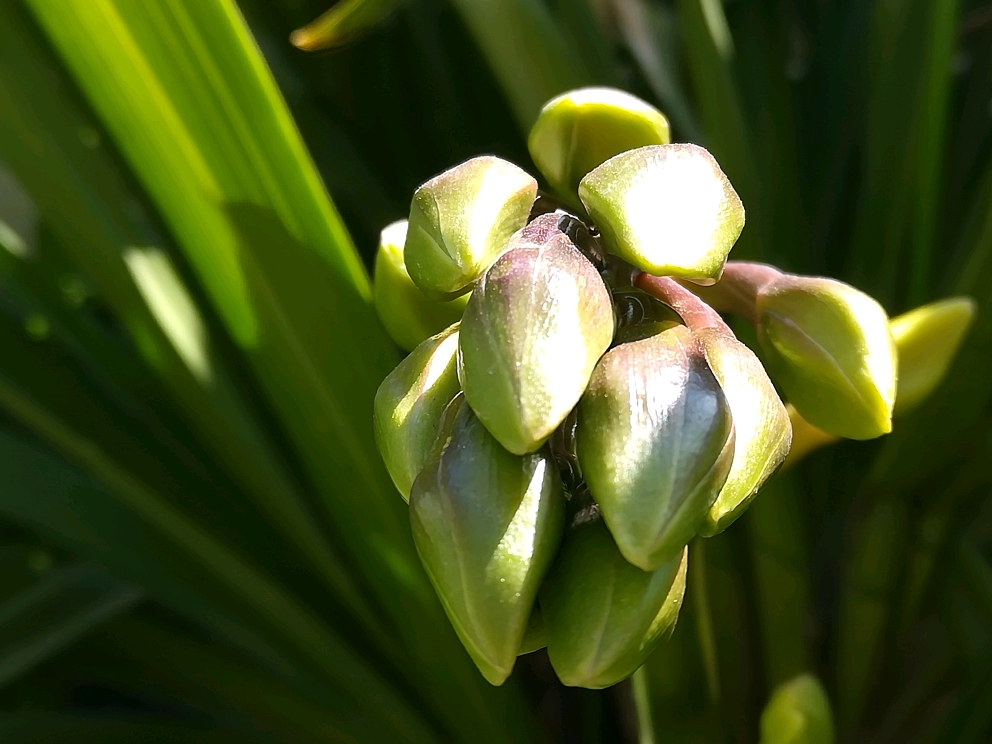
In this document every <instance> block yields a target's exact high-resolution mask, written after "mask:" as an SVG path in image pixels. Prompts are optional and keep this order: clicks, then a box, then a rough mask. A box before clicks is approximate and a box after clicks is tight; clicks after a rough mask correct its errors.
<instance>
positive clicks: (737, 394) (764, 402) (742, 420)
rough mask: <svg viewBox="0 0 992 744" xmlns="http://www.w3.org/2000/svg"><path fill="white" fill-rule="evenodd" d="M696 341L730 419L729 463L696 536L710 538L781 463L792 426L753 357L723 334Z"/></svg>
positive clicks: (703, 333)
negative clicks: (731, 452) (731, 453)
mask: <svg viewBox="0 0 992 744" xmlns="http://www.w3.org/2000/svg"><path fill="white" fill-rule="evenodd" d="M696 337H697V338H698V339H699V342H700V343H701V344H702V346H703V350H704V351H705V352H706V361H707V362H708V363H709V365H710V369H711V370H713V374H714V375H715V376H716V379H717V381H718V382H719V383H720V387H721V388H723V393H724V395H725V396H726V397H727V403H729V404H730V413H731V415H732V416H733V419H734V436H735V441H734V461H733V464H732V465H731V467H730V473H729V475H727V482H726V483H724V484H723V488H721V489H720V493H719V495H718V496H717V498H716V501H715V502H713V506H711V507H710V509H709V511H708V512H707V514H706V520H705V521H704V523H703V526H702V528H701V529H700V533H701V534H703V535H705V536H711V535H715V534H717V533H718V532H722V531H723V530H725V529H726V528H727V527H729V526H730V525H731V524H732V523H733V522H734V520H735V519H737V517H739V516H740V515H741V514H743V513H744V510H745V509H746V508H747V506H748V504H749V503H750V502H751V500H752V499H753V498H754V496H755V495H756V494H757V492H758V489H759V488H761V485H762V484H763V483H764V482H765V480H767V479H768V477H769V476H770V475H771V474H772V473H774V472H775V471H776V470H777V469H778V467H779V466H780V465H781V464H782V462H783V461H784V460H785V457H786V455H788V454H789V447H790V445H791V443H792V424H791V423H790V421H789V413H788V411H786V408H785V405H784V404H783V403H782V400H781V399H780V398H779V397H778V393H777V392H776V391H775V386H774V385H772V381H771V380H769V379H768V374H767V373H766V372H765V368H764V367H762V366H761V362H759V361H758V358H757V357H756V356H755V355H754V352H753V351H751V350H750V349H749V348H747V346H745V345H744V344H742V343H741V342H740V341H738V340H737V339H736V338H734V337H733V336H731V335H729V334H727V333H726V332H723V331H718V330H712V329H702V330H699V331H697V332H696Z"/></svg>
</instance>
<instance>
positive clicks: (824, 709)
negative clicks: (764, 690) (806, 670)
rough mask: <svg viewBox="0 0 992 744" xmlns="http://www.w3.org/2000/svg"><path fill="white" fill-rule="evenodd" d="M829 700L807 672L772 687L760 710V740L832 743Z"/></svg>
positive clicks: (787, 743) (773, 743)
mask: <svg viewBox="0 0 992 744" xmlns="http://www.w3.org/2000/svg"><path fill="white" fill-rule="evenodd" d="M833 742H834V723H833V716H832V715H831V713H830V701H829V700H828V699H827V694H826V693H825V692H824V691H823V687H821V686H820V683H819V682H818V681H817V679H816V677H814V676H813V675H811V674H803V675H800V676H798V677H796V678H795V679H793V680H790V681H789V682H786V683H785V684H783V685H780V686H779V687H777V688H776V689H775V692H774V693H773V694H772V697H771V700H769V701H768V705H767V706H766V707H765V710H764V712H763V713H762V714H761V744H833Z"/></svg>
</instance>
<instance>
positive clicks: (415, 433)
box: [372, 325, 459, 501]
mask: <svg viewBox="0 0 992 744" xmlns="http://www.w3.org/2000/svg"><path fill="white" fill-rule="evenodd" d="M457 354H458V326H457V325H454V326H452V327H451V328H448V329H447V330H445V331H442V332H441V333H439V334H438V335H436V336H434V337H432V338H429V339H427V340H426V341H424V342H423V343H422V344H420V346H418V347H417V348H416V349H415V350H414V351H413V353H412V354H410V356H408V357H407V358H406V359H404V360H403V361H402V362H400V363H399V365H398V366H397V367H396V369H394V370H393V371H392V372H390V373H389V375H388V376H387V377H386V379H385V380H383V381H382V384H381V385H380V386H379V389H378V390H377V391H376V394H375V403H374V404H373V414H372V416H373V424H374V426H375V440H376V444H378V445H379V452H380V454H381V455H382V460H383V462H385V463H386V469H387V470H388V471H389V475H390V476H391V477H392V479H393V483H395V484H396V488H397V490H398V491H399V492H400V495H402V496H403V499H404V500H406V501H409V500H410V487H411V486H412V485H413V480H414V478H416V477H417V473H419V472H420V469H421V468H422V467H423V465H424V461H425V460H426V459H427V454H428V452H430V449H431V446H432V445H433V444H434V437H435V435H436V432H437V426H438V421H439V420H440V418H441V413H442V412H443V411H444V409H445V406H447V405H448V403H450V402H451V400H452V398H454V397H455V396H456V395H457V394H458V390H459V387H458V375H457V372H456V369H455V367H456V357H457Z"/></svg>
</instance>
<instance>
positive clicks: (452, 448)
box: [410, 396, 564, 685]
mask: <svg viewBox="0 0 992 744" xmlns="http://www.w3.org/2000/svg"><path fill="white" fill-rule="evenodd" d="M563 517H564V496H563V494H562V489H561V480H560V479H559V476H558V469H557V467H556V466H555V463H554V461H553V460H552V459H551V457H550V456H549V455H547V454H545V453H543V452H542V453H537V454H532V455H525V456H523V457H520V456H517V455H511V454H510V453H509V452H507V451H506V450H505V449H503V448H502V447H501V446H500V445H499V443H498V442H497V441H496V440H495V439H493V437H492V435H490V434H489V432H488V431H486V428H485V427H484V426H483V425H482V423H481V422H480V421H479V420H478V419H477V418H476V417H475V414H474V413H472V409H471V408H469V406H468V405H467V404H466V403H465V399H464V397H462V396H458V397H456V398H455V400H453V401H452V402H451V403H450V404H449V406H448V408H447V409H446V410H445V413H444V416H443V418H442V422H441V426H440V427H439V430H438V435H437V440H436V441H435V446H434V447H433V448H432V450H431V453H430V455H429V457H428V460H427V463H426V464H425V466H424V469H423V471H422V472H421V473H420V475H419V476H417V480H416V481H414V484H413V491H412V492H411V495H410V524H411V527H412V530H413V537H414V542H415V543H416V545H417V552H418V553H419V554H420V560H421V562H422V563H423V564H424V568H425V569H426V570H427V575H428V576H429V577H430V580H431V583H432V584H433V585H434V589H435V591H436V592H437V594H438V597H439V598H440V599H441V604H442V605H443V606H444V609H445V612H446V613H447V615H448V619H449V620H450V621H451V624H452V626H454V629H455V632H456V633H457V634H458V637H459V638H460V639H461V642H462V644H463V645H464V646H465V649H466V650H467V651H468V653H469V655H470V656H471V657H472V659H473V661H475V664H476V666H478V667H479V671H481V672H482V674H483V676H484V677H485V678H486V679H487V680H489V682H490V683H492V684H494V685H499V684H502V683H503V681H504V680H505V679H506V678H507V677H508V676H509V674H510V672H511V671H512V670H513V664H514V662H515V661H516V658H517V653H518V652H519V650H520V647H521V641H522V640H523V638H524V634H525V632H526V630H527V625H528V621H529V620H530V617H531V609H532V608H533V607H534V601H535V599H536V597H537V589H538V586H540V584H541V581H542V579H543V578H544V575H545V573H546V572H547V569H548V567H549V566H550V564H551V561H552V560H553V559H554V556H555V552H556V551H557V549H558V543H559V541H560V539H561V531H562V520H563Z"/></svg>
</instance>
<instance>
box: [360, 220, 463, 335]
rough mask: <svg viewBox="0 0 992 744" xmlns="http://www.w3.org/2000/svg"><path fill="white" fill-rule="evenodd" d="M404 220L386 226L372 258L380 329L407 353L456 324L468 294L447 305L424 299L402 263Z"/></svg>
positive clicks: (404, 238)
mask: <svg viewBox="0 0 992 744" xmlns="http://www.w3.org/2000/svg"><path fill="white" fill-rule="evenodd" d="M406 226H407V221H406V220H397V221H396V222H393V223H392V224H390V225H388V226H387V227H386V228H385V229H384V230H383V231H382V236H381V239H380V241H379V250H378V252H377V253H376V256H375V283H374V284H373V287H372V288H373V294H374V296H375V309H376V312H377V313H378V314H379V320H380V321H382V325H383V327H384V328H385V329H386V332H387V333H388V334H389V337H390V338H392V339H393V341H395V342H396V343H397V344H398V345H399V346H401V347H402V348H404V349H406V350H407V351H410V350H411V349H414V348H416V346H417V345H418V344H419V343H420V342H421V341H424V340H425V339H428V338H430V337H431V336H433V335H434V334H436V333H440V332H441V331H443V330H444V329H445V328H447V327H448V326H450V325H451V324H452V323H457V322H458V321H459V319H460V318H461V317H462V313H463V312H464V311H465V304H466V303H467V302H468V295H462V296H461V297H456V298H455V299H454V300H451V301H450V302H445V301H438V300H434V299H431V298H430V297H427V295H425V294H424V293H423V292H421V291H420V289H418V288H417V285H416V284H414V283H413V280H412V279H410V274H409V273H407V270H406V264H405V263H404V262H403V244H404V242H405V241H406Z"/></svg>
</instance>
